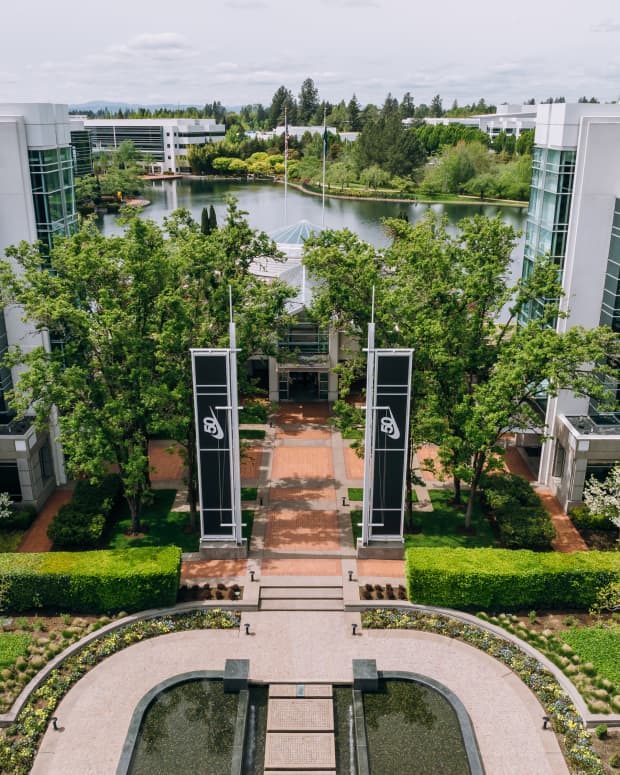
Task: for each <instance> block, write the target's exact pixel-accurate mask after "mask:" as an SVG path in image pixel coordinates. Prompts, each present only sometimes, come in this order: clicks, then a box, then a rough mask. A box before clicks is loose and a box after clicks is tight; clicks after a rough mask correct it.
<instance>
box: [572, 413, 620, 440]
mask: <svg viewBox="0 0 620 775" xmlns="http://www.w3.org/2000/svg"><path fill="white" fill-rule="evenodd" d="M566 419H567V421H568V422H569V423H570V424H571V425H572V427H573V429H574V430H575V431H576V432H577V433H578V434H579V435H583V436H587V435H596V436H620V412H605V413H601V414H593V415H587V414H580V415H572V416H567V417H566Z"/></svg>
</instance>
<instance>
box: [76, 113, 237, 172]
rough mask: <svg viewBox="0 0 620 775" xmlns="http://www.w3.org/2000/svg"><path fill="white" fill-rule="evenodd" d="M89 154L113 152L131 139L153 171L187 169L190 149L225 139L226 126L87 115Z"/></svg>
mask: <svg viewBox="0 0 620 775" xmlns="http://www.w3.org/2000/svg"><path fill="white" fill-rule="evenodd" d="M83 124H84V128H85V129H86V130H87V131H88V133H89V135H90V142H91V148H92V153H93V155H94V156H95V155H96V154H98V153H106V152H110V151H113V150H114V149H115V148H118V146H119V145H120V144H121V143H122V142H124V141H125V140H131V141H132V142H133V143H134V145H135V146H136V148H137V150H138V151H140V153H143V154H145V155H146V156H147V157H148V158H149V160H150V166H151V167H152V168H153V171H155V172H160V173H167V172H168V173H173V174H176V173H178V172H190V171H191V168H190V165H189V161H188V159H187V154H188V152H189V149H190V148H192V147H196V146H198V147H199V146H201V145H205V144H206V143H214V142H219V141H221V140H223V139H224V136H225V134H226V127H225V126H224V124H218V123H217V122H216V121H215V119H213V118H110V119H101V118H90V119H85V120H83Z"/></svg>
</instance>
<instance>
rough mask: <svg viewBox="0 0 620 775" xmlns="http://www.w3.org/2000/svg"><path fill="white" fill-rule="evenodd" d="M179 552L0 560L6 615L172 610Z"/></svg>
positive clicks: (2, 557)
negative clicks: (45, 611) (33, 611)
mask: <svg viewBox="0 0 620 775" xmlns="http://www.w3.org/2000/svg"><path fill="white" fill-rule="evenodd" d="M180 568H181V550H180V549H179V548H178V547H176V546H168V547H164V548H159V547H157V548H152V547H147V548H140V549H124V550H120V549H119V550H113V551H98V552H51V553H46V554H4V555H0V578H4V579H7V580H8V582H9V585H8V591H7V595H6V603H5V608H6V610H8V611H10V612H12V613H13V612H20V611H28V610H30V609H33V608H39V607H44V608H48V609H52V610H55V611H59V610H60V611H71V612H74V613H107V612H110V611H119V610H121V609H124V610H125V611H139V610H142V609H145V608H157V607H160V606H169V605H174V603H175V601H176V594H177V589H178V584H179V573H180Z"/></svg>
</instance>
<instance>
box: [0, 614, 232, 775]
mask: <svg viewBox="0 0 620 775" xmlns="http://www.w3.org/2000/svg"><path fill="white" fill-rule="evenodd" d="M61 621H62V619H61ZM83 621H84V623H85V628H86V629H88V628H90V629H91V630H92V629H95V628H96V627H97V626H102V625H101V623H100V622H101V620H100V619H99V620H94V621H91V622H90V623H89V622H88V620H87V619H86V618H84V620H83ZM43 622H45V623H46V624H47V626H48V629H47V630H45V632H46V633H50V632H52V631H53V630H52V629H51V625H50V620H44V619H41V620H40V622H39V625H38V626H40V624H41V623H43ZM239 622H240V614H239V612H238V611H234V612H233V611H222V610H221V609H218V608H212V609H208V610H202V611H190V612H185V613H182V614H177V615H168V616H161V617H156V618H153V619H147V620H139V621H137V622H133V623H131V624H127V625H125V626H123V627H120V628H119V629H116V630H113V631H112V632H107V633H105V634H102V635H101V637H100V638H97V639H96V640H93V641H91V642H90V643H87V644H86V645H85V646H84V647H83V648H81V649H80V650H79V651H78V652H77V653H75V654H73V655H71V656H69V657H67V659H65V660H64V661H63V662H62V663H60V664H59V665H58V666H57V667H56V668H54V669H53V670H52V671H51V672H50V674H49V675H48V676H47V678H46V679H45V680H44V681H43V683H42V684H41V685H40V686H39V687H38V688H37V689H35V690H34V692H33V693H32V694H31V695H30V697H29V699H28V700H27V701H26V704H25V705H24V707H23V709H22V711H21V713H20V714H19V716H18V719H17V721H16V722H15V723H14V724H11V725H10V726H8V727H6V728H5V729H3V730H2V731H1V732H0V772H2V773H6V775H27V774H28V773H29V772H30V770H31V767H32V763H33V762H34V758H35V756H36V753H37V749H38V747H39V744H40V742H41V738H42V737H43V734H44V733H45V730H46V729H47V725H48V723H49V720H50V718H51V717H52V716H53V715H54V713H55V711H56V708H57V707H58V704H59V703H60V701H61V700H62V698H63V697H64V696H65V694H66V693H67V692H68V691H69V689H70V688H71V687H72V686H73V685H74V684H75V683H77V681H79V680H80V678H82V677H83V676H84V675H85V674H86V673H87V672H88V671H89V670H91V669H92V668H93V667H95V665H97V664H99V663H100V662H101V661H103V660H104V659H105V658H106V657H108V656H110V655H111V654H114V653H116V652H117V651H120V650H122V649H124V648H126V647H127V646H131V645H132V644H134V643H137V642H139V641H141V640H146V639H148V638H152V637H156V636H158V635H166V634H168V633H171V632H180V631H184V630H195V629H231V628H234V627H239ZM63 623H64V622H63ZM70 626H71V627H73V625H70ZM76 629H77V627H76ZM71 637H72V638H73V640H76V639H77V638H78V637H81V636H80V635H78V633H77V632H75V633H72V634H71ZM41 666H42V665H41ZM0 675H1V673H0Z"/></svg>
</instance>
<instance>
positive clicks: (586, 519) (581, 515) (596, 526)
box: [568, 503, 618, 531]
mask: <svg viewBox="0 0 620 775" xmlns="http://www.w3.org/2000/svg"><path fill="white" fill-rule="evenodd" d="M568 513H569V516H570V518H571V520H572V523H573V525H574V526H575V527H576V528H577V529H578V530H609V531H614V530H617V529H618V528H617V527H616V526H615V525H614V523H613V522H612V521H611V519H609V518H608V517H606V516H605V515H604V514H593V513H592V512H591V511H590V509H589V508H588V507H587V506H586V505H585V503H584V504H583V506H574V507H573V508H572V509H571V510H570V511H569V512H568Z"/></svg>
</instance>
